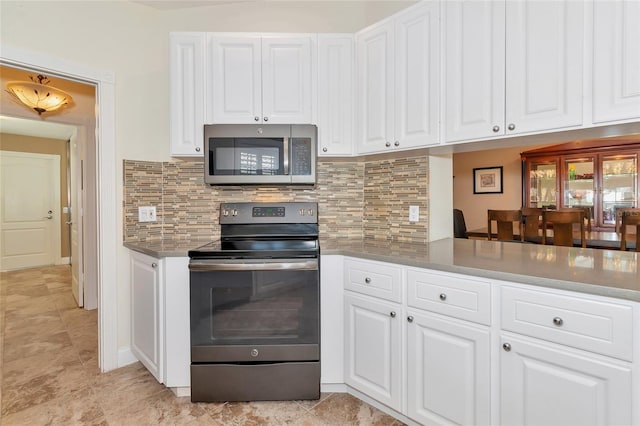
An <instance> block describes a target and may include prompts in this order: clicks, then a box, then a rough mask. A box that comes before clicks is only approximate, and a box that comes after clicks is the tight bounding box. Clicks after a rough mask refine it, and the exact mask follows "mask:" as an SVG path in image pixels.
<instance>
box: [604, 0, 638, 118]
mask: <svg viewBox="0 0 640 426" xmlns="http://www.w3.org/2000/svg"><path fill="white" fill-rule="evenodd" d="M593 7H594V11H593V30H594V34H593V122H594V123H602V122H607V121H615V120H627V119H634V118H636V119H637V118H638V117H640V25H638V22H640V2H637V1H596V2H594V4H593Z"/></svg>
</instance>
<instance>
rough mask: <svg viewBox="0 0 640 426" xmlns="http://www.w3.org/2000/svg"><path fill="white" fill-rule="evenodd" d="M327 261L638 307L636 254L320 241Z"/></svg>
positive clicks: (150, 249)
mask: <svg viewBox="0 0 640 426" xmlns="http://www.w3.org/2000/svg"><path fill="white" fill-rule="evenodd" d="M209 242H211V240H204V239H203V240H184V239H183V240H173V239H166V240H153V241H146V242H142V241H140V242H126V243H124V246H125V247H127V248H129V249H131V250H134V251H138V252H141V253H145V254H148V255H150V256H153V257H156V258H162V257H186V256H187V252H188V251H189V250H191V249H194V248H198V247H200V246H203V245H205V244H207V243H209ZM320 249H321V253H322V254H323V255H344V256H350V257H356V258H360V259H368V260H377V261H381V262H388V263H394V264H398V265H404V266H411V267H417V268H427V269H433V270H439V271H445V272H454V273H460V274H467V275H474V276H477V277H484V278H489V279H495V280H501V281H513V282H518V283H523V284H532V285H536V286H540V287H549V288H556V289H562V290H570V291H577V292H581V293H587V294H594V295H599V296H608V297H615V298H619V299H627V300H633V301H637V302H640V273H639V269H638V266H639V259H638V257H639V256H638V253H635V252H621V251H619V250H603V249H583V248H574V247H555V246H544V245H539V244H520V243H508V242H506V243H503V242H498V241H486V240H471V239H469V240H466V239H458V238H448V239H444V240H439V241H434V242H431V243H426V244H407V243H393V242H388V241H378V240H352V239H340V238H328V239H327V238H321V239H320Z"/></svg>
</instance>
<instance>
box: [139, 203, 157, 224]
mask: <svg viewBox="0 0 640 426" xmlns="http://www.w3.org/2000/svg"><path fill="white" fill-rule="evenodd" d="M155 221H156V207H155V206H145V207H138V222H155Z"/></svg>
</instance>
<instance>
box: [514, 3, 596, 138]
mask: <svg viewBox="0 0 640 426" xmlns="http://www.w3.org/2000/svg"><path fill="white" fill-rule="evenodd" d="M584 5H585V2H581V1H573V0H562V1H507V3H506V109H505V111H506V119H505V121H506V126H507V129H506V134H512V133H513V134H514V133H523V132H533V131H540V130H549V129H557V128H567V127H572V126H580V125H582V121H583V114H582V112H583V111H582V110H583V99H582V98H583V87H582V84H583V78H584V76H583V74H584V60H583V56H584V54H583V53H584Z"/></svg>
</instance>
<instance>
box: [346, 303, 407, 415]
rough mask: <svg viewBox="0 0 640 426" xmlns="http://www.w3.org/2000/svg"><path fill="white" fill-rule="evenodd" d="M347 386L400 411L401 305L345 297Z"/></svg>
mask: <svg viewBox="0 0 640 426" xmlns="http://www.w3.org/2000/svg"><path fill="white" fill-rule="evenodd" d="M344 300H345V383H346V384H348V385H349V386H351V387H353V388H354V389H357V390H359V391H360V392H362V393H364V394H366V395H368V396H370V397H371V398H373V399H375V400H377V401H379V402H381V403H383V404H385V405H388V406H389V407H391V408H393V409H395V410H398V411H400V410H401V409H402V406H401V385H402V378H401V372H402V370H401V359H400V354H401V352H402V351H401V346H400V345H401V344H402V342H401V330H402V324H401V318H400V317H401V312H400V305H395V304H391V303H384V302H378V301H376V300H375V299H370V298H365V297H360V296H357V295H353V294H346V295H345V299H344Z"/></svg>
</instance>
